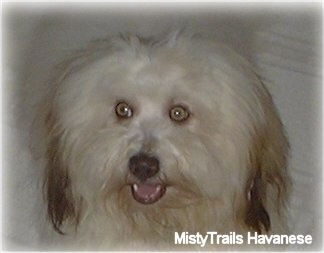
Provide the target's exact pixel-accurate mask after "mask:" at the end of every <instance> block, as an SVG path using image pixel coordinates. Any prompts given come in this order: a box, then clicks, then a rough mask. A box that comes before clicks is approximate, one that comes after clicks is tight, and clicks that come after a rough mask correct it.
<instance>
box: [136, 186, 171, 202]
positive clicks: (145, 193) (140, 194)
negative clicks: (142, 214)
mask: <svg viewBox="0 0 324 253" xmlns="http://www.w3.org/2000/svg"><path fill="white" fill-rule="evenodd" d="M164 192H165V189H164V187H163V186H162V185H160V184H146V183H137V184H134V185H133V186H132V193H133V196H134V198H135V200H137V201H138V202H140V203H142V204H152V203H154V202H156V201H158V200H159V199H160V198H161V197H162V196H163V195H164Z"/></svg>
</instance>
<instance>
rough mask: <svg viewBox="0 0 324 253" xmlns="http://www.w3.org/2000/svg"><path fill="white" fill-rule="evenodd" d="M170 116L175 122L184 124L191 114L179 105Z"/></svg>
mask: <svg viewBox="0 0 324 253" xmlns="http://www.w3.org/2000/svg"><path fill="white" fill-rule="evenodd" d="M169 116H170V119H172V120H173V121H177V122H182V121H185V120H186V119H188V118H189V116H190V113H189V112H188V110H187V109H186V108H185V107H183V106H181V105H177V106H174V107H173V108H171V109H170V112H169Z"/></svg>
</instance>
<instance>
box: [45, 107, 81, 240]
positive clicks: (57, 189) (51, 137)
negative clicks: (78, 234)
mask: <svg viewBox="0 0 324 253" xmlns="http://www.w3.org/2000/svg"><path fill="white" fill-rule="evenodd" d="M45 127H46V132H47V135H48V136H47V138H48V140H47V150H46V159H47V168H46V175H45V181H44V191H45V195H46V200H47V212H48V216H49V218H50V219H51V221H52V224H53V226H54V229H55V230H56V231H57V232H58V233H60V234H63V232H62V230H61V226H62V225H63V223H64V221H66V220H68V219H69V220H70V221H74V222H76V224H77V223H78V215H77V211H76V209H75V204H74V202H73V197H72V192H71V181H70V178H69V175H68V169H67V167H66V164H65V163H64V161H63V151H62V145H63V143H62V141H63V139H62V138H63V131H62V130H61V129H60V128H59V126H58V125H57V121H56V119H55V116H54V113H53V111H52V110H51V111H50V112H49V113H48V114H47V115H46V118H45Z"/></svg>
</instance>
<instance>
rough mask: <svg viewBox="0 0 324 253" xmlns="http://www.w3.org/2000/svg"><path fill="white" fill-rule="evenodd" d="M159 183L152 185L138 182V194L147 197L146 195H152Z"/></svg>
mask: <svg viewBox="0 0 324 253" xmlns="http://www.w3.org/2000/svg"><path fill="white" fill-rule="evenodd" d="M158 186H159V185H150V184H138V189H137V191H136V194H137V195H139V196H140V197H143V198H145V197H146V196H150V195H152V194H154V193H155V192H156V190H157V187H158Z"/></svg>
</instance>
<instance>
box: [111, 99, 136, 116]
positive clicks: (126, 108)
mask: <svg viewBox="0 0 324 253" xmlns="http://www.w3.org/2000/svg"><path fill="white" fill-rule="evenodd" d="M115 112H116V115H117V116H118V117H119V118H123V119H125V118H130V117H132V116H133V109H132V107H131V106H130V105H129V104H127V103H126V102H120V103H118V104H117V105H116V107H115Z"/></svg>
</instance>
